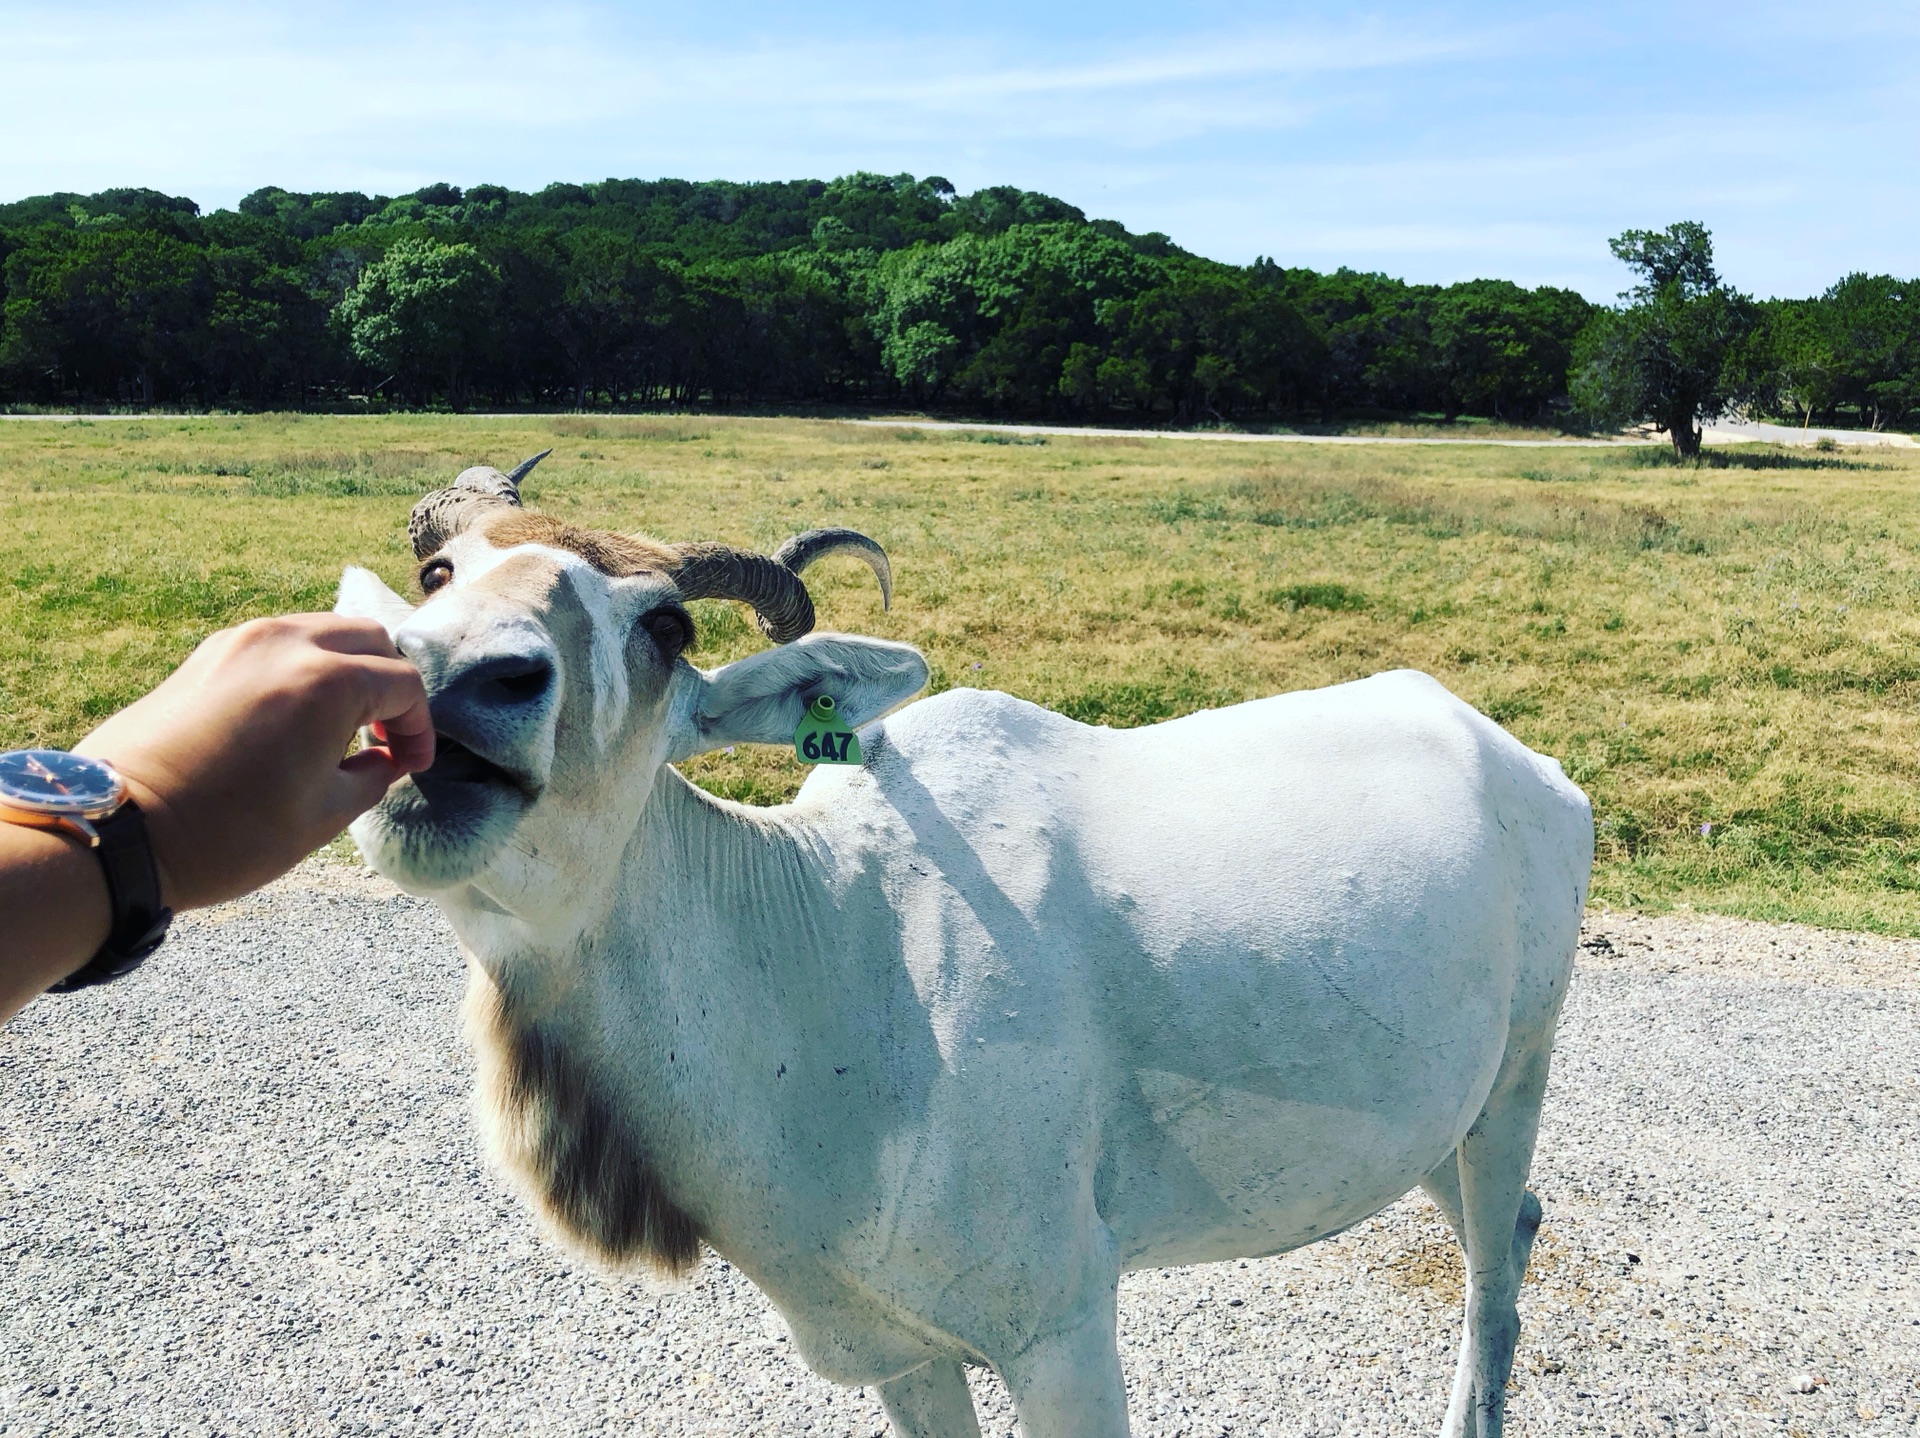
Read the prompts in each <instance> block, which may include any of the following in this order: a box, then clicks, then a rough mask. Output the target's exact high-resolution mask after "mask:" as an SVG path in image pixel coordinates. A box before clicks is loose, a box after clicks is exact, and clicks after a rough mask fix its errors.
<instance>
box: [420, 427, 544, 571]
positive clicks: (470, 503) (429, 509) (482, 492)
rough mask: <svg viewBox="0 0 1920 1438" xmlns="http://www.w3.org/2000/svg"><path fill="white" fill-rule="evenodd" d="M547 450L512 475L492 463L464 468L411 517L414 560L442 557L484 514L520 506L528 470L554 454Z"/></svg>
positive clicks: (424, 498)
mask: <svg viewBox="0 0 1920 1438" xmlns="http://www.w3.org/2000/svg"><path fill="white" fill-rule="evenodd" d="M552 453H553V451H552V450H550V449H543V450H541V451H540V453H538V454H536V455H535V456H534V457H533V458H532V459H523V460H521V461H520V463H519V464H517V465H515V466H514V467H513V472H512V473H511V474H502V473H501V472H500V471H499V470H497V469H495V468H494V467H493V466H492V465H490V464H476V465H475V466H474V467H473V468H471V469H463V470H462V471H460V475H459V477H458V478H457V479H455V480H454V482H453V483H452V484H450V485H448V486H447V487H446V488H445V489H436V490H434V491H433V493H431V494H429V495H426V496H424V497H423V498H422V499H421V500H420V502H419V503H418V504H416V505H414V507H413V513H412V514H410V515H409V516H408V517H407V537H408V539H410V540H411V541H412V542H413V557H414V558H415V559H425V558H426V557H427V556H428V555H431V554H438V553H439V552H440V550H441V549H442V548H444V547H445V546H446V543H447V541H448V540H449V539H452V538H453V537H454V535H456V534H458V533H459V532H460V531H461V530H463V529H465V528H466V527H467V526H468V525H470V524H472V523H473V522H474V521H475V520H476V519H478V518H480V516H481V515H483V514H486V513H487V512H488V511H490V510H493V509H497V508H499V507H501V506H502V505H505V506H507V507H509V508H512V509H518V508H519V507H520V481H521V480H523V479H525V478H526V477H527V471H528V470H530V469H532V468H533V467H534V466H535V465H536V464H538V463H540V461H541V460H543V459H545V458H546V457H547V456H548V455H550V454H552Z"/></svg>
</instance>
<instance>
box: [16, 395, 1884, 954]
mask: <svg viewBox="0 0 1920 1438" xmlns="http://www.w3.org/2000/svg"><path fill="white" fill-rule="evenodd" d="M1003 438H1007V439H1009V440H1010V441H1017V440H1019V439H1023V438H1029V437H1024V436H1020V437H1005V436H1003ZM1032 438H1045V439H1047V440H1048V442H1047V443H1045V444H1034V443H1020V442H1008V443H1004V444H1003V443H998V442H996V441H991V440H990V441H985V442H983V441H982V440H981V438H980V433H979V432H974V433H967V432H944V431H913V430H901V431H887V430H876V429H868V428H862V427H859V426H854V425H846V424H836V423H832V422H806V421H787V420H749V419H729V418H724V417H702V418H700V419H698V420H697V421H695V420H689V419H686V418H684V417H677V416H630V417H583V416H556V417H550V418H542V419H524V420H487V419H468V418H460V417H455V416H421V415H410V416H373V417H360V418H341V419H328V418H319V417H313V416H306V417H299V418H294V417H288V416H272V415H263V416H253V417H245V418H239V417H208V418H192V417H179V418H173V417H169V418H164V419H163V418H159V417H147V418H144V419H141V420H139V421H138V422H124V421H102V422H99V423H88V424H77V425H65V424H17V425H5V424H0V512H3V513H0V517H3V518H4V523H0V744H6V745H9V746H11V745H18V744H26V743H48V744H59V745H64V744H70V743H72V742H73V741H74V740H75V739H77V738H79V737H80V735H82V734H84V733H85V732H86V731H87V730H88V729H89V728H90V727H92V725H93V724H94V723H95V722H97V721H98V719H99V718H101V717H102V716H104V715H106V714H109V713H111V712H113V711H114V709H116V708H118V707H119V706H121V705H123V704H125V703H126V702H127V701H128V700H130V699H131V698H133V697H135V696H137V695H138V694H140V693H142V692H144V691H145V690H146V689H147V688H148V687H150V686H151V685H152V684H154V683H156V682H158V680H159V679H160V678H161V677H162V676H163V675H164V674H165V673H166V672H167V671H168V670H169V669H170V668H171V667H172V666H173V665H174V664H176V663H178V662H179V660H180V659H181V657H183V656H184V655H185V654H186V652H187V651H188V650H189V649H190V648H191V647H192V646H193V644H194V643H196V642H197V641H198V640H199V639H200V638H202V637H204V636H205V635H206V634H207V633H209V632H211V631H212V630H213V629H216V628H219V627H221V626H223V625H226V624H231V623H234V622H236V621H238V620H241V619H244V618H247V617H249V616H252V615H256V614H267V613H273V612H276V611H280V610H287V609H298V608H320V607H325V606H326V605H327V604H328V603H329V602H330V601H331V597H332V593H333V588H334V585H335V584H336V582H337V580H338V577H339V573H340V569H341V567H342V566H343V565H345V564H365V565H368V566H370V567H372V568H374V569H375V570H377V571H378V572H380V573H381V574H382V575H384V576H385V577H386V579H387V580H388V582H389V583H392V584H394V585H395V586H396V587H401V588H404V587H405V586H406V585H407V584H408V582H409V580H410V569H411V564H410V561H409V557H408V553H407V549H406V542H405V531H406V517H407V510H408V508H409V506H410V505H411V502H412V500H413V497H414V496H415V495H416V494H418V493H420V492H422V491H424V490H425V489H427V488H429V487H431V486H434V485H438V484H441V483H444V482H445V481H446V480H447V479H449V478H450V477H451V476H452V475H454V474H456V473H457V472H458V471H459V470H461V469H462V468H465V467H466V466H467V465H469V464H473V463H477V462H482V461H486V462H492V463H497V464H502V465H510V464H513V463H515V462H517V461H518V460H520V459H522V458H524V457H526V456H527V455H529V454H532V453H534V452H536V451H538V450H542V449H545V448H548V447H549V446H557V448H556V450H555V453H554V455H553V456H552V458H550V459H549V460H547V461H546V463H545V464H543V465H542V466H541V468H540V469H539V470H538V471H537V473H536V478H537V480H538V484H537V485H534V486H530V490H531V492H533V493H534V494H536V495H537V496H538V500H539V502H540V503H541V504H542V506H543V507H545V508H547V509H549V510H551V511H552V512H555V513H557V514H560V515H562V516H563V517H565V518H567V519H569V520H572V521H575V522H578V523H581V524H592V525H605V526H610V527H615V528H621V529H630V530H632V529H637V530H644V531H646V532H649V533H652V534H657V535H661V536H663V537H667V538H672V539H719V540H726V541H730V542H734V543H742V544H752V545H756V546H759V547H760V548H762V549H763V550H765V549H770V548H772V547H773V546H774V545H776V544H778V543H779V542H780V540H782V539H783V538H785V537H786V536H787V535H789V534H792V533H794V532H795V531H798V530H802V529H808V528H812V527H814V526H816V525H821V524H846V525H851V526H853V527H855V528H858V529H862V530H864V531H866V532H868V533H870V534H872V535H874V537H876V538H877V539H879V540H880V541H881V542H882V543H884V544H885V545H886V546H887V548H888V550H889V552H890V553H891V554H892V556H893V561H894V570H895V575H896V579H897V591H896V595H895V603H894V607H893V610H892V612H891V613H883V612H882V611H881V609H880V606H879V596H878V593H877V591H876V589H875V586H874V584H873V580H872V576H871V575H870V574H869V573H868V572H867V571H866V570H865V569H864V568H863V567H862V566H860V565H859V564H857V563H855V562H853V561H851V560H844V559H843V560H834V561H829V562H827V563H824V564H822V565H820V566H819V567H818V568H817V569H815V570H813V571H810V572H809V575H808V581H809V584H810V586H811V588H812V589H813V592H814V594H815V597H816V601H817V602H818V604H819V607H820V611H821V623H822V626H823V627H826V628H832V629H843V630H852V631H858V632H867V633H873V634H881V635H887V636H891V637H895V638H900V639H905V640H908V641H911V642H913V643H915V644H918V645H919V646H921V647H922V648H923V649H924V650H925V651H926V653H927V655H928V657H929V659H930V661H931V662H932V664H933V667H934V673H935V685H934V687H935V688H936V689H940V688H946V687H951V686H953V685H956V684H971V685H978V686H981V687H986V688H995V689H1004V690H1008V691H1010V692H1012V693H1015V694H1020V695H1023V696H1025V697H1027V698H1031V699H1033V700H1035V701H1036V702H1040V703H1044V704H1047V705H1049V706H1050V707H1053V708H1055V709H1058V710H1060V711H1061V712H1063V713H1066V714H1069V715H1071V716H1073V717H1074V718H1077V719H1082V720H1084V721H1086V722H1089V723H1098V724H1106V725H1112V726H1121V727H1124V726H1132V725H1139V724H1150V723H1155V722H1158V721H1161V720H1164V719H1169V718H1174V717H1177V716H1178V715H1181V714H1186V713H1190V712H1192V711H1194V710H1196V709H1202V708H1208V707H1212V706H1216V705H1221V704H1230V703H1236V702H1239V701H1241V700H1244V699H1247V698H1250V697H1253V696H1256V695H1261V694H1271V693H1278V692H1281V691H1285V690H1292V689H1301V688H1308V687H1313V686H1317V685H1322V684H1331V683H1337V682H1340V681H1342V680H1347V679H1354V678H1359V677H1361V676H1364V675H1367V674H1371V673H1375V672H1377V671H1379V670H1382V669H1389V668H1395V667H1399V666H1408V667H1412V668H1417V669H1423V670H1425V671H1427V672H1429V673H1431V674H1434V675H1435V676H1437V677H1438V678H1439V679H1440V680H1441V681H1442V682H1444V683H1446V684H1447V685H1448V686H1449V687H1450V688H1452V689H1453V690H1454V691H1455V692H1456V693H1458V694H1460V695H1461V696H1462V697H1463V698H1465V699H1467V700H1468V701H1469V702H1471V703H1473V704H1476V705H1477V706H1479V707H1480V708H1481V709H1482V710H1483V711H1484V712H1486V713H1488V714H1490V715H1492V716H1493V717H1494V718H1495V719H1497V720H1498V721H1499V722H1501V723H1503V724H1505V725H1507V726H1508V727H1509V728H1511V729H1512V730H1513V731H1514V733H1516V734H1517V735H1518V736H1519V737H1520V738H1521V739H1523V740H1524V741H1525V742H1527V743H1528V744H1530V745H1532V746H1533V747H1535V748H1536V749H1539V750H1542V751H1543V752H1545V753H1549V754H1553V755H1555V756H1557V757H1558V758H1560V759H1561V760H1562V762H1563V763H1564V764H1565V765H1566V767H1567V771H1568V773H1569V774H1571V775H1572V776H1573V777H1574V779H1575V780H1576V781H1577V782H1578V783H1580V784H1581V785H1582V786H1583V787H1584V788H1585V789H1586V790H1587V792H1588V793H1589V794H1590V795H1591V796H1592V798H1593V800H1594V804H1595V811H1596V829H1595V835H1596V843H1597V846H1598V853H1599V859H1598V864H1597V867H1596V870H1595V887H1594V893H1595V897H1596V898H1597V899H1599V900H1601V901H1604V902H1608V903H1613V904H1618V905H1630V906H1635V907H1641V908H1647V909H1659V908H1662V907H1665V906H1668V905H1672V904H1677V903H1687V904H1692V905H1695V906H1696V907H1699V908H1702V909H1710V910H1718V911H1723V912H1729V913H1740V914H1748V915H1752V916H1755V917H1762V918H1791V919H1800V920H1805V921H1808V922H1815V923H1828V924H1843V925H1848V926H1854V927H1862V928H1873V929H1879V930H1884V931H1887V932H1891V933H1903V934H1920V869H1916V865H1915V862H1914V855H1915V853H1916V850H1917V849H1920V784H1917V783H1916V780H1917V779H1920V773H1917V772H1916V765H1917V760H1920V658H1916V656H1920V562H1916V560H1915V556H1916V555H1920V507H1917V506H1916V505H1915V504H1914V494H1915V491H1916V488H1920V455H1911V454H1909V453H1907V452H1906V451H1901V450H1889V451H1886V452H1884V453H1883V454H1879V455H1876V456H1875V457H1874V459H1873V460H1872V461H1866V460H1861V459H1854V458H1849V457H1848V456H1847V455H1845V454H1844V453H1836V454H1834V455H1832V456H1829V455H1825V454H1818V453H1815V454H1809V453H1806V452H1792V453H1789V452H1785V451H1780V450H1774V449H1768V448H1765V447H1759V446H1755V447H1745V448H1739V449H1727V448H1722V447H1716V448H1715V449H1712V450H1709V451H1708V452H1707V456H1706V458H1705V459H1704V460H1703V461H1702V462H1700V463H1697V464H1696V463H1687V464H1674V463H1672V462H1670V460H1669V459H1668V458H1667V457H1666V455H1665V452H1664V451H1663V450H1661V449H1659V448H1657V447H1653V446H1645V447H1636V448H1633V449H1630V450H1622V451H1594V450H1566V451H1532V452H1529V453H1528V455H1527V458H1526V466H1527V467H1526V468H1525V469H1521V468H1520V467H1519V465H1517V464H1516V463H1515V456H1514V452H1513V451H1510V450H1497V449H1476V448H1471V447H1462V448H1444V449H1395V448H1357V447H1354V448H1343V447H1335V446H1328V447H1320V446H1305V445H1299V446H1293V445H1289V446H1272V447H1271V448H1270V449H1267V450H1260V451H1258V452H1252V451H1250V449H1249V448H1248V447H1243V446H1238V445H1214V444H1204V443H1187V442H1182V441H1178V440H1156V439H1146V438H1143V437H1141V436H1137V435H1115V436H1113V437H1111V438H1106V437H1100V438H1085V439H1083V438H1076V437H1071V436H1038V437H1032ZM1549 481H1552V482H1549ZM695 620H696V624H697V626H698V629H699V638H698V647H697V649H696V651H695V655H694V657H695V658H696V659H697V661H698V662H700V663H702V664H707V665H712V664H718V663H722V662H725V661H726V660H728V659H731V658H734V657H737V656H738V655H741V654H744V653H747V652H750V651H752V650H754V649H757V648H759V647H760V646H761V645H762V644H763V643H764V641H763V640H762V639H761V637H760V635H759V632H758V630H757V629H756V628H755V627H754V626H753V624H752V622H751V620H750V619H749V618H748V617H747V616H746V615H744V614H743V613H742V612H741V611H740V610H739V608H738V607H737V606H732V605H726V604H719V603H703V604H699V605H696V606H695ZM687 769H688V772H689V773H690V774H691V775H692V776H693V777H694V778H695V779H696V780H697V781H698V782H700V783H702V784H704V785H706V786H707V787H709V788H710V789H712V790H714V791H715V792H717V793H721V794H723V795H726V796H728V797H730V798H735V799H739V800H741V801H743V802H747V803H769V802H775V801H778V800H780V799H783V798H785V797H787V796H789V795H791V793H792V792H793V791H794V789H795V788H797V787H798V785H799V783H800V782H801V780H802V779H803V778H804V777H805V772H804V770H803V769H802V768H801V766H800V765H799V764H798V763H797V761H795V760H794V759H793V757H792V755H791V753H790V751H786V750H783V749H780V748H777V747H756V746H741V747H740V748H739V749H738V750H737V751H736V752H735V753H732V754H714V755H708V756H705V757H703V758H701V759H699V760H696V761H694V762H693V763H692V764H690V765H688V766H687ZM1703 826H1704V828H1703Z"/></svg>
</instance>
